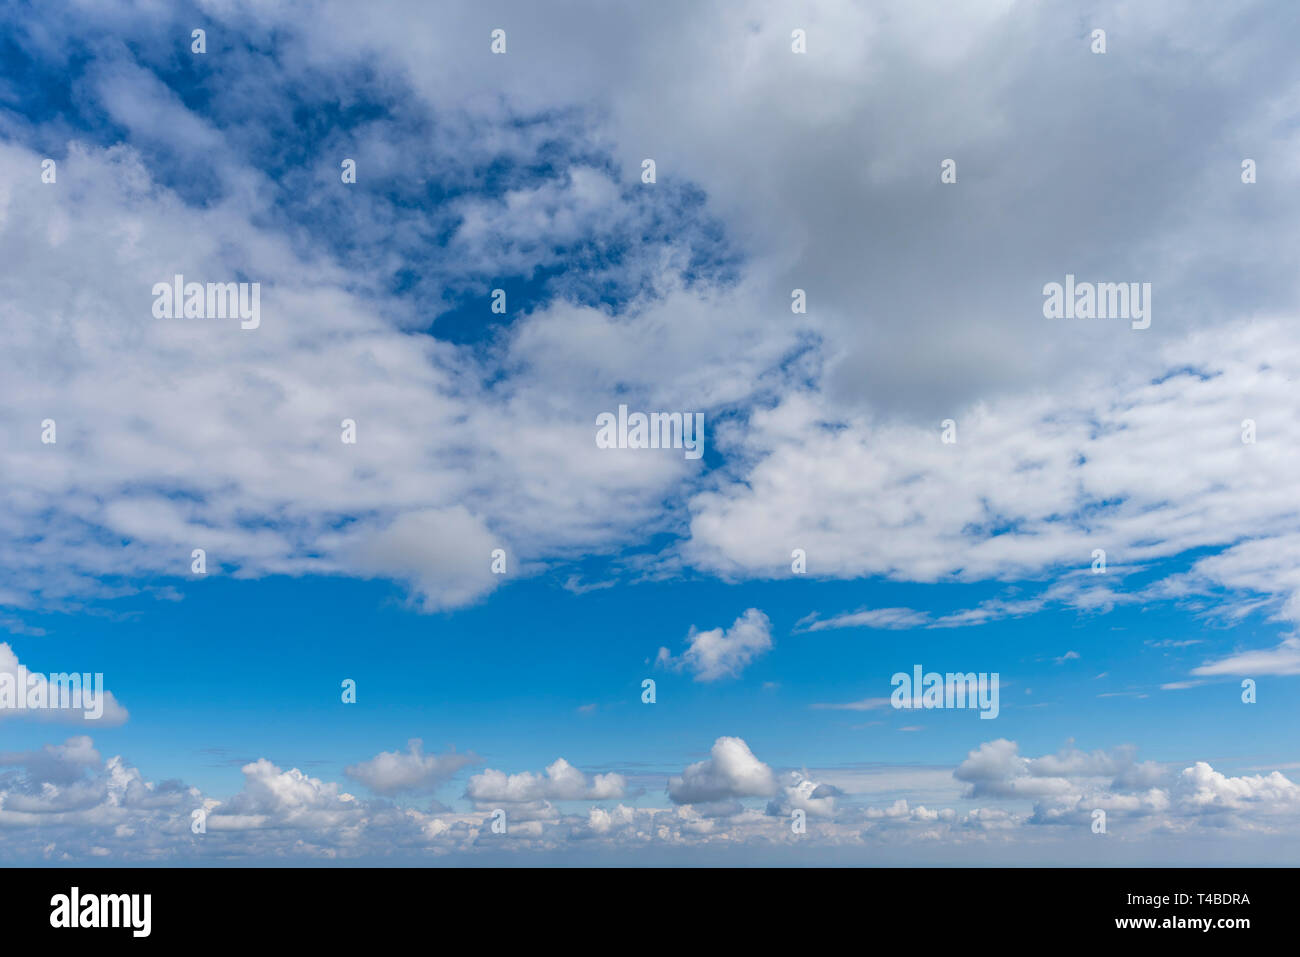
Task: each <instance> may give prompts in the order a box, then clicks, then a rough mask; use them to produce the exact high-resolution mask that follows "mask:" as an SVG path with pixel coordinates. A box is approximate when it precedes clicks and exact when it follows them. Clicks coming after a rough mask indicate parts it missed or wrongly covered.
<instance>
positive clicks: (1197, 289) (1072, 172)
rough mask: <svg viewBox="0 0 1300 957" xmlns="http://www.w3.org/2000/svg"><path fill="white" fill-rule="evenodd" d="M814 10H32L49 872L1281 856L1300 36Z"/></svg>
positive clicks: (26, 274)
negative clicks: (496, 558) (795, 301)
mask: <svg viewBox="0 0 1300 957" xmlns="http://www.w3.org/2000/svg"><path fill="white" fill-rule="evenodd" d="M796 6H797V9H789V8H788V6H787V5H778V4H759V5H756V6H755V5H742V4H730V3H721V4H718V5H716V6H711V7H710V8H708V9H707V10H703V11H700V10H696V9H695V8H694V6H693V5H689V4H685V5H682V6H681V7H680V9H678V8H675V7H674V6H673V5H670V7H669V8H665V9H664V10H662V11H661V10H654V11H648V10H639V11H630V10H629V11H627V12H621V13H620V12H611V11H607V10H603V9H599V8H596V7H591V8H586V7H584V6H583V5H579V6H577V7H574V8H572V9H570V8H566V9H565V11H563V12H558V11H546V10H541V9H537V8H535V7H534V6H532V5H527V4H502V5H498V6H496V7H493V8H492V9H485V8H482V7H480V6H479V5H475V4H451V5H448V6H447V7H446V8H445V9H442V8H440V9H439V11H438V12H437V14H436V15H435V13H434V12H432V11H430V10H428V9H426V8H425V5H422V4H401V3H393V4H381V5H379V7H378V8H377V9H376V11H375V12H374V15H373V16H370V15H369V14H367V16H366V17H364V18H361V19H360V22H358V16H357V14H356V13H355V11H353V10H352V9H351V8H348V7H346V6H345V5H335V4H321V5H319V6H318V7H314V8H313V9H312V11H311V14H310V15H308V14H307V13H305V12H303V11H298V10H295V9H294V8H280V9H275V10H267V9H263V8H261V7H260V6H259V5H254V4H241V3H235V4H215V3H214V4H205V3H199V4H195V5H180V6H176V7H172V8H168V9H167V10H166V11H165V12H164V13H161V14H160V13H158V12H157V11H150V10H149V9H147V7H148V5H146V4H133V3H114V4H105V5H102V6H97V7H96V8H95V9H93V10H85V9H81V8H79V7H77V6H76V5H65V4H47V5H40V6H39V7H37V6H35V5H30V4H17V5H12V6H11V7H10V8H9V9H8V10H7V12H6V13H5V14H4V15H3V16H4V31H3V35H4V37H5V39H4V40H3V53H4V64H5V65H4V68H3V72H2V73H0V184H3V187H4V191H3V193H0V244H2V245H0V249H2V250H3V254H4V256H5V259H6V262H7V263H8V267H7V269H6V270H5V272H4V274H3V277H0V285H2V287H3V288H2V290H0V291H2V292H3V295H0V301H3V303H4V305H3V307H0V322H3V323H4V327H5V329H6V331H7V333H8V335H7V344H8V348H7V349H6V350H5V354H4V355H3V357H0V381H3V383H4V385H2V386H0V394H3V396H4V399H5V401H4V403H3V412H2V413H0V440H2V441H3V443H4V456H3V460H2V464H0V479H2V480H3V481H0V487H2V488H3V492H0V539H2V545H3V547H0V555H2V556H3V557H0V628H3V629H4V631H5V632H7V634H0V642H3V647H0V671H3V670H4V669H5V668H10V669H13V668H16V667H17V665H18V663H21V665H22V666H25V667H26V668H27V669H29V670H30V671H33V672H37V673H40V674H51V673H58V672H64V671H70V670H75V671H78V672H91V673H93V672H102V673H103V675H104V682H105V685H106V687H107V688H108V689H109V691H111V693H112V695H113V699H114V701H115V702H116V703H117V705H119V706H120V708H121V709H125V712H124V716H122V715H117V713H116V712H115V713H114V716H110V720H104V721H99V722H96V721H91V720H84V719H83V718H82V716H81V715H79V714H76V713H73V714H68V713H46V714H37V715H33V714H31V713H27V714H2V713H0V733H2V734H3V739H2V740H3V745H2V746H0V856H3V857H4V858H5V859H9V860H15V861H32V862H38V861H44V862H50V863H59V862H66V861H90V860H101V859H103V860H108V861H113V862H121V863H138V862H155V863H156V862H168V863H177V864H185V863H195V862H235V863H238V862H252V863H269V862H277V861H280V862H282V861H284V860H293V861H296V862H300V863H308V862H331V861H335V862H337V861H366V862H373V861H376V860H379V861H384V860H387V861H394V862H396V861H401V862H409V861H416V862H423V863H458V864H474V863H497V862H503V861H504V862H510V863H568V864H572V863H584V862H599V863H605V862H617V861H619V860H620V855H627V854H632V853H635V854H637V855H642V858H641V859H645V860H653V861H655V862H661V861H662V862H673V863H728V862H730V863H754V862H771V861H776V862H781V863H869V862H878V861H888V862H893V863H925V862H932V863H945V864H971V863H989V862H998V861H1004V862H1012V863H1023V862H1053V863H1069V862H1072V861H1075V862H1079V863H1108V862H1109V863H1148V862H1162V861H1168V862H1174V861H1188V862H1196V863H1215V862H1227V861H1233V862H1236V863H1249V862H1251V861H1255V862H1263V863H1284V862H1286V860H1287V855H1291V854H1293V853H1294V850H1295V848H1296V840H1295V839H1296V836H1297V834H1300V830H1297V829H1298V828H1300V784H1297V783H1296V776H1297V774H1300V754H1297V752H1296V748H1295V741H1296V737H1297V736H1296V732H1297V712H1296V709H1295V706H1294V700H1295V698H1294V696H1295V692H1296V682H1297V680H1298V678H1297V675H1300V637H1297V634H1296V630H1295V627H1296V621H1297V620H1300V597H1297V596H1298V595H1300V578H1298V577H1297V573H1296V571H1295V569H1296V567H1297V562H1298V561H1300V521H1298V520H1297V516H1298V515H1300V510H1298V509H1297V508H1296V496H1295V494H1294V493H1295V483H1294V476H1295V474H1297V473H1296V467H1297V466H1298V465H1300V460H1297V459H1296V451H1295V450H1296V448H1300V417H1298V416H1297V415H1296V414H1295V413H1296V408H1295V398H1294V397H1295V395H1296V394H1297V393H1296V391H1295V385H1296V382H1297V379H1300V351H1298V350H1297V348H1296V346H1295V344H1294V336H1293V335H1292V334H1291V328H1292V324H1293V320H1294V311H1295V306H1296V293H1297V280H1296V278H1295V277H1296V276H1297V275H1300V272H1297V269H1296V267H1297V265H1300V263H1297V262H1296V256H1297V254H1298V253H1300V244H1297V243H1295V241H1294V240H1295V235H1294V231H1295V230H1294V223H1295V222H1296V217H1295V214H1296V213H1297V212H1300V210H1297V209H1296V203H1297V200H1296V198H1295V197H1296V196H1297V195H1300V194H1298V193H1297V192H1296V190H1295V186H1296V185H1297V181H1300V166H1298V165H1297V164H1296V161H1295V158H1294V157H1295V155H1297V154H1296V151H1295V146H1296V142H1297V126H1296V122H1295V117H1294V102H1295V100H1294V96H1295V92H1296V91H1297V90H1300V73H1298V72H1297V67H1296V66H1295V64H1294V63H1293V62H1292V61H1293V59H1294V58H1293V57H1292V56H1291V55H1290V50H1292V49H1293V48H1294V43H1293V41H1294V39H1295V33H1296V30H1297V25H1296V22H1295V17H1294V15H1293V14H1289V13H1288V12H1287V10H1288V8H1282V7H1279V6H1276V5H1273V4H1268V3H1261V4H1256V5H1255V9H1253V10H1252V11H1250V12H1246V13H1240V14H1239V13H1236V12H1233V11H1222V10H1219V9H1218V8H1216V7H1214V6H1212V5H1205V6H1204V7H1202V8H1201V10H1200V13H1201V14H1202V15H1201V16H1197V17H1190V18H1189V17H1188V16H1187V15H1186V14H1185V13H1184V12H1180V10H1179V8H1178V7H1176V6H1174V5H1164V4H1149V5H1142V7H1141V8H1140V9H1135V8H1133V7H1132V6H1130V5H1125V4H1108V3H1098V4H1093V5H1090V6H1088V7H1087V10H1086V12H1085V13H1083V14H1073V15H1070V14H1065V13H1062V12H1061V11H1054V10H1047V9H1043V8H1042V7H1041V6H1039V5H1034V4H1026V3H1013V2H1007V3H990V4H987V5H982V6H981V7H980V8H978V9H972V10H965V11H962V12H953V11H946V12H945V11H938V10H931V9H928V8H923V7H918V6H916V5H911V4H906V3H898V4H893V3H886V4H879V5H857V4H846V3H836V2H829V0H827V2H814V3H807V4H802V5H796ZM1270 17H1271V18H1273V19H1274V20H1276V21H1277V22H1278V23H1279V24H1280V26H1279V28H1278V29H1265V28H1263V27H1262V26H1261V24H1262V23H1263V22H1265V21H1266V20H1268V19H1269V18H1270ZM498 27H500V28H503V29H506V31H507V34H508V37H509V40H508V44H509V45H508V50H507V52H506V53H505V54H504V55H496V54H493V53H492V52H491V51H490V49H489V43H490V40H489V37H490V34H491V31H492V30H493V29H496V28H498ZM1097 27H1104V28H1105V29H1106V30H1107V36H1108V41H1109V47H1108V49H1107V51H1106V52H1105V53H1104V54H1099V53H1096V52H1093V51H1092V50H1091V49H1090V47H1091V46H1092V45H1093V44H1094V43H1095V40H1094V39H1093V37H1092V31H1093V29H1095V28H1097ZM194 29H203V30H205V31H206V34H205V41H206V51H205V52H203V53H195V52H193V51H192V49H191V31H192V30H194ZM794 29H803V30H805V31H806V33H807V36H808V52H807V53H794V52H793V51H792V49H791V31H792V30H794ZM719 49H725V50H731V51H732V54H731V55H729V56H719V55H718V50H719ZM1080 129H1084V130H1086V131H1087V135H1086V136H1082V137H1080V136H1079V135H1078V132H1079V130H1080ZM1066 142H1069V143H1071V144H1073V145H1071V146H1070V148H1068V149H1063V148H1062V145H1061V144H1062V143H1066ZM950 157H955V158H956V163H957V170H958V175H957V181H956V183H952V184H945V183H943V182H941V180H940V176H939V170H940V163H941V161H942V160H944V159H946V158H950ZM645 158H654V159H655V161H656V168H657V177H656V180H655V182H653V183H647V182H644V181H643V179H642V175H641V174H642V160H643V159H645ZM1245 158H1250V159H1251V160H1252V161H1253V162H1255V163H1256V164H1257V165H1258V168H1259V176H1258V180H1257V181H1255V182H1251V183H1247V182H1245V181H1244V180H1243V178H1242V175H1241V165H1242V162H1243V160H1244V159H1245ZM46 159H52V160H54V162H55V164H56V167H55V168H56V169H57V178H56V179H55V180H54V181H52V182H50V181H43V180H42V161H43V160H46ZM344 159H354V160H355V161H356V167H357V179H356V182H355V183H346V182H344V181H343V180H342V179H341V177H340V165H341V163H342V161H343V160H344ZM177 273H183V274H184V276H185V277H186V279H187V280H192V281H199V282H204V281H206V282H231V281H234V282H258V283H260V284H261V290H262V291H261V323H260V325H259V326H258V327H257V328H256V329H241V328H240V326H239V324H238V323H226V322H215V321H214V322H196V321H194V320H183V319H157V318H154V317H153V315H151V311H150V305H151V301H152V293H151V290H152V288H153V286H154V284H155V283H158V282H164V283H169V282H170V281H171V279H172V277H173V276H174V275H175V274H177ZM1067 274H1070V275H1077V276H1079V277H1080V280H1081V281H1085V280H1086V281H1096V282H1149V283H1151V284H1152V287H1153V289H1154V290H1155V292H1154V299H1153V310H1152V323H1151V326H1150V328H1149V329H1143V330H1134V329H1131V328H1130V326H1129V323H1128V322H1127V321H1125V320H1118V321H1117V320H1104V319H1103V320H1075V321H1065V320H1053V319H1047V318H1045V316H1044V312H1043V309H1042V306H1043V300H1042V295H1043V294H1042V289H1043V287H1044V284H1046V283H1050V282H1061V281H1062V280H1063V278H1064V277H1065V276H1066V275H1067ZM495 289H500V290H504V292H505V297H506V302H507V308H506V311H505V313H504V314H497V313H493V312H492V310H491V306H490V303H491V298H492V291H493V290H495ZM795 289H801V290H804V291H805V293H806V296H807V302H808V310H807V312H806V313H805V312H793V311H792V310H791V301H792V290H795ZM620 405H627V406H629V407H630V408H631V409H633V410H643V411H647V412H651V411H661V412H682V413H694V412H700V413H702V414H703V416H704V422H705V435H704V442H705V449H704V455H703V457H702V458H701V459H699V460H693V459H690V458H689V457H687V456H685V455H683V453H682V451H681V450H680V449H655V450H650V449H634V448H633V449H628V448H621V449H607V448H600V447H598V443H597V441H596V439H595V436H596V427H595V426H596V417H597V415H599V414H601V413H605V412H614V411H615V410H617V408H618V407H619V406H620ZM47 419H52V420H54V421H55V422H56V423H57V430H58V431H57V435H58V438H57V441H56V442H54V443H47V442H42V441H41V435H42V430H43V429H44V428H45V426H44V425H43V423H44V422H45V420H47ZM344 419H348V420H351V421H354V422H355V423H357V429H358V435H359V438H358V440H357V442H356V443H355V444H345V443H344V442H341V441H340V428H341V422H342V420H344ZM949 419H951V420H952V421H953V422H954V423H955V429H956V441H955V442H947V441H945V440H944V439H943V438H942V434H943V425H942V423H943V422H944V421H945V420H949ZM1247 419H1249V420H1250V421H1251V423H1252V438H1254V441H1245V440H1243V434H1244V430H1245V420H1247ZM195 548H202V549H204V550H205V552H206V555H207V562H208V566H207V571H206V573H205V574H203V575H195V574H193V573H192V572H191V568H190V562H191V552H192V550H193V549H195ZM495 549H502V550H503V551H504V553H505V554H506V557H507V568H506V571H505V573H504V574H496V573H494V572H493V571H492V568H491V566H492V553H493V551H494V550H495ZM1096 549H1104V550H1105V552H1106V556H1107V563H1106V567H1105V570H1104V572H1101V573H1094V569H1093V567H1092V566H1093V561H1094V550H1096ZM795 550H802V551H803V552H804V553H805V554H806V561H807V567H806V570H800V571H798V572H796V571H795V570H794V569H793V567H792V555H793V553H794V551H795ZM918 665H919V666H921V667H922V668H923V669H924V670H925V671H935V672H940V673H948V672H961V673H967V672H976V673H986V674H994V673H996V674H997V675H998V677H999V682H1000V684H999V688H1000V710H999V713H998V715H997V717H996V718H995V719H992V720H985V719H981V717H980V714H979V712H978V710H972V709H940V710H922V711H917V710H915V709H895V708H893V707H891V706H890V705H889V703H888V702H887V701H886V700H884V699H888V698H889V696H890V693H891V691H892V690H893V689H892V686H891V676H893V675H894V674H895V673H896V672H905V673H911V671H912V669H913V667H914V666H918ZM345 679H352V680H354V681H355V682H356V683H357V701H356V703H354V704H353V703H344V702H343V701H342V700H341V691H340V685H341V683H342V682H343V681H344V680H345ZM645 679H652V680H654V681H655V683H656V700H655V701H654V703H653V704H648V703H644V702H643V701H642V683H643V681H644V680H645ZM1247 679H1249V680H1250V681H1253V682H1254V683H1255V693H1256V695H1257V700H1256V701H1254V702H1253V703H1245V702H1244V701H1243V699H1242V682H1243V681H1244V680H1247ZM498 809H500V810H502V811H503V812H504V814H505V816H506V818H507V819H508V820H509V822H510V824H509V828H508V830H507V832H506V833H505V834H497V833H495V832H494V831H493V830H492V827H491V821H492V817H491V815H492V813H493V812H494V811H496V810H498ZM1098 810H1100V811H1104V812H1105V814H1106V815H1107V818H1106V820H1107V823H1108V826H1107V829H1106V831H1105V832H1104V833H1098V832H1097V831H1096V828H1095V821H1096V816H1095V814H1096V812H1097V811H1098ZM196 811H198V812H200V815H201V816H202V817H203V818H204V820H205V821H206V822H207V823H208V827H207V829H206V830H201V831H198V832H196V831H194V830H193V829H192V821H193V815H194V813H195V812H196ZM795 821H798V822H799V823H800V825H801V826H803V825H805V824H806V828H805V829H803V830H800V829H798V828H795V827H793V824H792V822H795ZM623 860H624V861H625V862H626V858H623Z"/></svg>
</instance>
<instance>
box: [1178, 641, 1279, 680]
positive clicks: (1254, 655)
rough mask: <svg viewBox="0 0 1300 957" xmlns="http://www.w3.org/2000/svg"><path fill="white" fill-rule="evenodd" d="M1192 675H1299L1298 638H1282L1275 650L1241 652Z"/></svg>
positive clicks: (1196, 670) (1200, 668)
mask: <svg viewBox="0 0 1300 957" xmlns="http://www.w3.org/2000/svg"><path fill="white" fill-rule="evenodd" d="M1192 674H1194V675H1205V676H1213V675H1300V638H1297V637H1291V638H1284V639H1283V640H1282V643H1281V644H1279V645H1278V646H1277V647H1276V648H1271V649H1266V650H1260V651H1242V652H1238V653H1237V654H1234V655H1228V656H1227V657H1226V658H1220V659H1218V660H1217V661H1207V662H1206V663H1205V664H1203V665H1200V666H1199V667H1197V668H1193V669H1192Z"/></svg>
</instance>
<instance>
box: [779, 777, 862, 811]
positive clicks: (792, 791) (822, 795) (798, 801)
mask: <svg viewBox="0 0 1300 957" xmlns="http://www.w3.org/2000/svg"><path fill="white" fill-rule="evenodd" d="M784 782H785V783H783V784H782V785H781V796H780V797H779V798H778V799H775V800H773V801H771V802H769V803H768V805H767V813H768V814H772V815H788V814H790V812H791V811H793V810H801V811H803V812H805V813H806V814H807V815H808V816H810V817H834V816H835V799H836V798H837V797H839V796H841V795H842V794H843V793H844V792H843V791H841V790H840V789H839V788H837V787H835V785H833V784H824V783H818V782H817V781H814V780H813V779H812V778H810V777H809V776H808V773H807V772H806V771H789V772H787V773H786V774H785V775H784Z"/></svg>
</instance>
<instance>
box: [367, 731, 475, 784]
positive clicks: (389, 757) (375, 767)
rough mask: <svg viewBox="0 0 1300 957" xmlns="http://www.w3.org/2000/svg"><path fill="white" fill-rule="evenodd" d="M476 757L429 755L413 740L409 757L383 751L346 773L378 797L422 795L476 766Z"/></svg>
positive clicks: (451, 754) (406, 754)
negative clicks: (461, 770) (404, 794)
mask: <svg viewBox="0 0 1300 957" xmlns="http://www.w3.org/2000/svg"><path fill="white" fill-rule="evenodd" d="M477 761H478V758H477V757H475V756H474V755H473V754H457V753H456V752H455V751H449V752H447V753H446V754H442V755H437V754H425V753H424V742H423V741H421V740H420V739H419V738H412V739H411V740H410V741H408V742H407V750H406V753H405V754H403V753H401V752H400V751H382V752H380V753H379V754H377V755H375V756H374V757H373V758H371V759H370V760H369V761H361V762H359V763H358V764H353V765H349V766H348V767H346V768H344V769H343V773H344V774H346V775H347V776H348V777H350V778H351V779H352V780H354V781H356V782H358V783H360V784H364V785H365V786H366V787H368V788H369V789H370V790H372V791H374V792H375V793H376V794H385V795H393V794H401V793H410V794H421V793H428V792H430V791H433V790H435V789H436V788H437V787H438V786H439V785H440V784H442V783H443V782H444V781H446V780H447V779H448V778H450V777H451V776H452V775H453V774H455V773H456V772H457V771H459V770H460V769H461V768H463V767H465V766H466V765H469V764H474V763H475V762H477Z"/></svg>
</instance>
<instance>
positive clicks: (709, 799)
mask: <svg viewBox="0 0 1300 957" xmlns="http://www.w3.org/2000/svg"><path fill="white" fill-rule="evenodd" d="M776 789H777V783H776V776H775V775H774V774H773V773H772V769H771V768H770V767H768V766H767V765H766V764H764V763H763V762H762V761H760V760H759V759H758V758H756V757H754V752H752V751H751V750H749V745H748V744H746V743H745V742H744V741H743V740H741V739H740V738H732V737H722V738H718V739H717V740H716V741H714V742H713V747H712V749H710V751H709V757H708V759H707V760H704V761H697V762H695V763H694V764H692V765H689V766H688V767H687V768H686V770H684V771H683V772H682V773H681V775H680V776H679V777H674V778H671V779H670V780H669V782H668V797H669V798H671V799H672V801H673V802H674V803H676V804H709V803H714V802H719V801H732V800H735V799H736V798H742V797H770V796H771V795H772V794H774V793H775V792H776Z"/></svg>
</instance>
